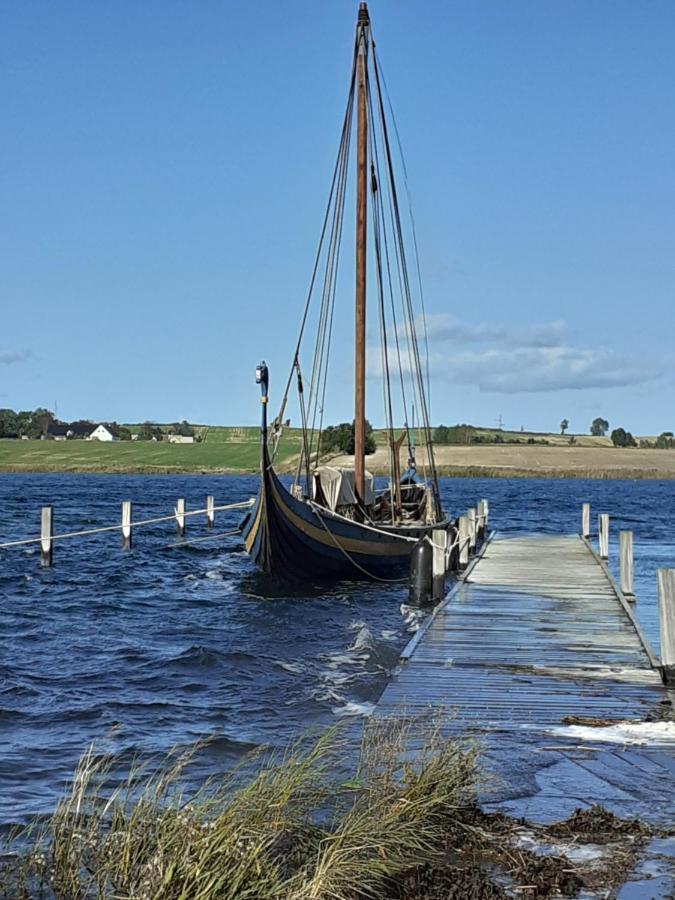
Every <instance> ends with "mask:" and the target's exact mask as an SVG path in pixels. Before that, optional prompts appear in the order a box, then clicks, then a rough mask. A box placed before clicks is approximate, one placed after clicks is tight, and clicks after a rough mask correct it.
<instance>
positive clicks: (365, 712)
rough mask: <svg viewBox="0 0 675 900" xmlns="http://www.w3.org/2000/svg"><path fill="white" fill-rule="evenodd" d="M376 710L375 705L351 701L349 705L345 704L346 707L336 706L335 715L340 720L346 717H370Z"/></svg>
mask: <svg viewBox="0 0 675 900" xmlns="http://www.w3.org/2000/svg"><path fill="white" fill-rule="evenodd" d="M374 710H375V704H374V703H356V702H354V701H353V700H350V701H349V702H348V703H345V705H344V706H334V707H333V715H335V716H337V717H338V718H339V719H342V718H345V717H346V716H370V715H372V713H373V711H374Z"/></svg>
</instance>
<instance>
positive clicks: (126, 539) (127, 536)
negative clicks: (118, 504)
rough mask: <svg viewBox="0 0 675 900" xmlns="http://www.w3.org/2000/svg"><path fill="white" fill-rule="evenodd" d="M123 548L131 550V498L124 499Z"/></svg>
mask: <svg viewBox="0 0 675 900" xmlns="http://www.w3.org/2000/svg"><path fill="white" fill-rule="evenodd" d="M122 549H123V550H131V500H123V501H122Z"/></svg>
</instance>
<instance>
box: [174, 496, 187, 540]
mask: <svg viewBox="0 0 675 900" xmlns="http://www.w3.org/2000/svg"><path fill="white" fill-rule="evenodd" d="M176 531H177V532H178V537H184V536H185V500H184V499H183V497H181V498H180V499H178V500H177V501H176Z"/></svg>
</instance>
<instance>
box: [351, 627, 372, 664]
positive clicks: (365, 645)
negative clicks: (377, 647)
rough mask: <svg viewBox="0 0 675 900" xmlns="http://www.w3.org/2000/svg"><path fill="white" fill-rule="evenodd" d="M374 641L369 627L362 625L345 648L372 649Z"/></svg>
mask: <svg viewBox="0 0 675 900" xmlns="http://www.w3.org/2000/svg"><path fill="white" fill-rule="evenodd" d="M374 643H375V642H374V640H373V635H372V633H371V631H370V629H369V628H368V626H367V625H363V626H362V627H361V628H360V629H359V633H358V634H357V635H356V637H355V638H354V642H353V643H352V644H350V645H349V647H347V650H372V648H373V646H374ZM366 658H367V657H366Z"/></svg>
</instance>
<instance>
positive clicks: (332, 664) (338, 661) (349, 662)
mask: <svg viewBox="0 0 675 900" xmlns="http://www.w3.org/2000/svg"><path fill="white" fill-rule="evenodd" d="M367 659H368V654H367V653H365V654H364V653H332V654H330V655H329V656H327V657H326V661H327V663H328V668H329V669H337V668H338V666H360V665H362V664H363V663H364V662H366V660H367Z"/></svg>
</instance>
